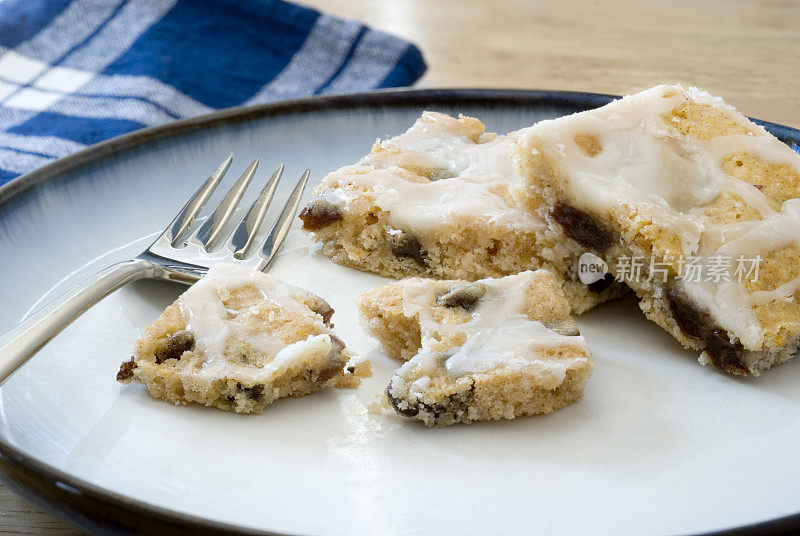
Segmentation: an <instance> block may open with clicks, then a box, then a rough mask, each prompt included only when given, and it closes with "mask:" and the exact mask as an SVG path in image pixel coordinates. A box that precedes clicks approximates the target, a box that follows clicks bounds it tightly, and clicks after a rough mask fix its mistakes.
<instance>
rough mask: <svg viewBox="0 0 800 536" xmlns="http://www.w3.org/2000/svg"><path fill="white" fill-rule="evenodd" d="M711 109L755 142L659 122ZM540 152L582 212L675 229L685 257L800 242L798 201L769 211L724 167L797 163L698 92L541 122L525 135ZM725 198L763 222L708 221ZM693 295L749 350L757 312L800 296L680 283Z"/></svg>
mask: <svg viewBox="0 0 800 536" xmlns="http://www.w3.org/2000/svg"><path fill="white" fill-rule="evenodd" d="M690 100H691V101H694V102H698V103H701V104H708V105H711V106H714V107H716V108H718V109H720V110H722V111H723V112H725V113H726V114H727V116H728V117H729V118H730V119H731V120H733V121H734V122H735V123H737V124H740V125H742V126H745V127H746V128H747V129H748V130H750V131H751V132H752V134H744V135H726V136H718V137H715V138H713V139H712V140H710V141H708V142H702V141H698V140H696V139H695V138H693V137H690V136H684V135H682V134H681V133H680V132H679V131H678V130H677V128H675V126H674V125H671V124H668V123H667V122H666V121H664V119H663V116H664V115H665V114H667V113H669V112H670V111H672V110H674V109H676V108H680V107H682V106H684V105H685V104H687V103H688V102H689V101H690ZM576 135H591V136H594V137H596V138H597V140H598V141H599V143H600V146H601V147H602V151H600V153H599V154H597V155H596V156H593V157H592V156H589V155H586V154H585V153H584V152H583V151H582V150H581V148H580V146H579V145H578V144H577V143H576V142H575V136H576ZM525 136H529V140H528V141H529V142H530V144H531V147H534V148H535V149H533V151H534V152H537V153H538V152H540V151H543V152H544V153H545V154H546V155H547V156H548V158H549V159H550V160H551V162H552V163H553V165H554V166H555V167H556V168H557V169H559V171H560V173H562V174H563V175H564V176H565V184H564V186H563V187H564V190H565V193H566V195H567V197H568V198H569V200H570V202H571V203H574V204H575V206H576V208H579V209H590V210H592V211H595V212H597V213H600V214H608V213H609V211H610V210H611V209H612V208H613V207H616V206H619V205H628V206H632V207H637V208H639V209H641V213H643V214H646V215H647V216H648V217H652V218H653V221H654V223H657V224H658V225H660V226H663V227H664V228H668V229H672V230H676V231H678V233H679V236H680V237H681V239H682V247H683V251H682V252H672V253H673V254H681V253H682V254H683V255H686V256H693V255H698V256H701V257H702V259H703V263H706V262H707V259H708V257H712V256H722V257H728V258H732V259H736V258H738V257H739V256H740V255H743V256H744V257H746V258H752V257H755V256H757V255H760V256H761V257H765V256H766V255H767V254H768V253H769V252H771V251H773V250H775V249H776V248H780V247H784V246H787V245H789V244H793V243H798V242H800V222H798V214H800V212H799V211H798V209H799V208H800V205H798V203H800V201H797V200H790V201H787V202H786V203H785V204H784V206H783V208H782V210H781V211H780V212H776V211H774V210H772V209H771V208H770V206H769V203H768V201H767V198H766V197H765V196H764V194H763V193H761V191H760V190H759V189H758V188H756V187H754V186H752V185H750V184H748V183H746V182H744V181H740V180H738V179H735V178H733V177H731V176H730V175H728V174H726V173H725V172H723V171H722V167H721V164H722V160H723V159H724V158H725V157H727V156H729V155H731V154H734V153H736V152H739V151H742V152H747V153H751V154H753V155H755V156H756V157H759V158H761V159H763V160H765V161H768V162H773V163H776V164H788V165H791V166H793V167H794V168H795V169H797V170H798V171H799V172H800V156H798V155H797V154H796V153H795V152H794V151H792V150H791V149H790V148H789V147H787V146H786V145H785V144H783V143H781V142H780V141H779V140H778V139H776V138H775V137H773V136H771V135H770V134H768V133H767V132H766V130H764V129H763V128H762V127H760V126H757V125H755V124H754V123H752V122H750V121H749V120H747V118H745V117H744V116H743V115H741V114H740V113H739V112H737V111H736V110H735V109H733V108H732V107H730V106H728V105H726V104H724V103H723V102H722V101H721V99H718V98H715V97H712V96H710V95H708V94H707V93H705V92H702V91H699V90H697V89H695V88H690V89H689V90H685V89H683V88H682V87H680V86H666V85H662V86H657V87H654V88H652V89H649V90H647V91H643V92H641V93H638V94H636V95H632V96H627V97H625V98H624V99H622V100H618V101H615V102H613V103H611V104H608V105H606V106H603V107H602V108H598V109H596V110H590V111H587V112H582V113H579V114H574V115H571V116H567V117H563V118H560V119H555V120H551V121H543V122H541V123H538V124H537V125H534V126H533V127H531V128H530V129H527V130H526V131H525ZM722 192H730V193H733V194H735V195H738V196H739V197H741V198H742V199H743V200H744V201H745V202H746V203H747V205H748V206H750V207H752V208H754V209H755V210H757V211H758V212H759V213H760V214H761V216H762V219H761V220H758V221H750V222H745V223H741V224H734V225H727V226H720V225H717V224H714V223H713V222H711V221H710V220H709V218H708V217H707V216H706V215H705V214H704V210H705V207H706V206H707V205H708V204H709V203H711V202H712V201H713V200H714V199H715V198H716V197H717V196H719V195H720V194H721V193H722ZM684 286H685V288H686V291H687V293H688V294H689V295H690V297H692V298H693V299H694V300H695V301H696V302H697V303H699V304H702V305H703V306H705V307H707V308H708V310H709V312H710V314H711V315H712V316H713V317H714V319H715V320H716V322H717V323H718V324H719V325H720V326H721V327H723V328H725V329H726V330H728V331H729V332H731V333H733V334H734V335H735V336H736V337H737V338H738V339H739V340H740V341H741V342H742V344H743V345H744V347H745V348H747V349H750V350H757V349H759V348H760V347H761V345H762V344H763V342H764V333H763V330H762V328H761V326H760V324H759V323H758V321H757V319H756V317H755V314H754V311H753V306H754V305H756V304H763V303H767V302H768V301H771V300H773V299H788V297H789V295H788V294H787V293H788V292H790V291H791V290H793V289H797V288H800V281H792V282H789V283H787V284H785V285H782V286H781V287H780V288H778V289H775V290H772V291H769V292H758V293H755V294H754V295H752V296H748V295H747V292H746V289H745V287H744V284H742V283H740V282H738V281H736V280H735V279H734V278H731V281H720V282H717V283H715V282H709V281H705V280H702V281H699V282H695V281H689V280H685V281H684Z"/></svg>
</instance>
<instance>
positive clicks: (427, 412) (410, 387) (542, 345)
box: [359, 270, 592, 426]
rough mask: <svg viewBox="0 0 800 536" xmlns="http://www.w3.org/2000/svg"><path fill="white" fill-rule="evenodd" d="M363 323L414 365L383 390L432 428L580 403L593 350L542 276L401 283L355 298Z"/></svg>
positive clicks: (555, 285)
mask: <svg viewBox="0 0 800 536" xmlns="http://www.w3.org/2000/svg"><path fill="white" fill-rule="evenodd" d="M359 310H360V312H361V318H362V323H363V325H364V327H365V328H366V330H367V331H368V332H369V333H370V334H372V335H373V336H375V337H376V338H377V339H378V340H379V341H380V342H381V344H382V345H383V347H384V350H385V351H386V353H387V354H389V355H390V356H392V357H399V358H401V359H407V360H408V361H407V362H406V363H405V364H404V365H403V366H402V367H400V369H398V370H397V371H396V372H395V373H394V375H393V376H392V379H391V381H390V382H389V387H388V388H387V389H386V396H387V398H388V401H389V402H390V403H391V405H392V406H393V407H394V409H395V410H396V411H397V412H398V413H399V414H401V415H404V416H406V417H409V418H412V419H416V420H419V421H422V422H424V423H425V424H426V425H428V426H448V425H450V424H454V423H457V422H464V423H470V422H474V421H481V420H496V419H513V418H515V417H518V416H522V415H532V414H538V413H550V412H553V411H555V410H557V409H559V408H562V407H564V406H566V405H568V404H571V403H573V402H575V401H576V400H578V399H579V398H580V397H581V395H582V393H583V388H584V386H585V385H586V381H587V380H588V379H589V376H590V374H591V372H592V360H591V357H590V355H589V349H588V347H587V346H586V343H585V342H584V340H583V337H581V335H580V333H579V331H578V328H577V326H576V325H575V322H574V321H573V319H572V318H571V317H570V308H569V303H568V302H567V300H566V299H565V297H564V293H563V292H562V291H561V287H560V285H559V282H558V280H557V279H556V277H555V276H554V275H553V274H552V273H550V272H548V271H546V270H536V271H526V272H522V273H521V274H517V275H513V276H507V277H503V278H500V279H482V280H480V281H476V282H471V283H470V282H468V281H457V280H456V281H453V280H451V281H437V280H432V279H419V278H413V279H405V280H402V281H399V282H397V283H393V284H390V285H386V286H383V287H379V288H377V289H374V290H372V291H370V292H367V293H366V294H364V295H363V296H362V297H361V299H360V300H359Z"/></svg>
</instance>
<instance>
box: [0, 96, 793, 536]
mask: <svg viewBox="0 0 800 536" xmlns="http://www.w3.org/2000/svg"><path fill="white" fill-rule="evenodd" d="M617 98H619V97H617V96H614V95H604V94H598V93H581V92H572V91H547V90H513V89H500V90H497V89H388V90H379V91H371V92H364V93H351V94H345V95H329V96H322V97H309V98H302V99H293V100H286V101H280V102H275V103H269V104H263V105H259V106H247V107H237V108H228V109H225V110H222V111H219V112H215V113H212V114H208V115H203V116H199V117H194V118H190V119H184V120H180V121H176V122H174V123H169V124H166V125H161V126H157V127H151V128H146V129H142V130H137V131H134V132H131V133H128V134H124V135H122V136H118V137H116V138H112V139H110V140H107V141H104V142H102V143H98V144H96V145H92V146H91V147H88V148H87V149H84V150H83V151H80V152H77V153H74V154H71V155H69V156H66V157H64V158H60V159H58V160H56V161H54V162H52V163H50V164H48V165H46V166H43V167H41V168H39V169H36V170H34V171H31V172H29V173H26V174H25V175H22V176H21V177H18V178H16V179H13V180H12V181H11V182H9V183H7V184H5V185H3V186H0V210H2V209H3V206H4V205H5V204H6V203H7V202H9V201H10V200H11V199H12V198H13V197H15V196H16V195H18V194H19V193H21V192H23V191H25V190H27V189H28V188H30V187H32V186H34V185H36V184H38V183H40V182H42V181H45V180H50V179H54V178H56V177H58V175H60V174H62V173H64V172H66V171H69V170H72V169H76V168H79V167H80V166H83V165H88V164H91V163H93V162H95V161H97V160H100V159H102V158H104V157H106V156H109V155H112V154H116V153H119V152H122V151H126V150H130V149H133V148H136V147H139V146H141V145H144V144H147V143H151V142H153V141H155V140H159V139H164V138H168V137H173V136H179V135H181V134H185V133H189V132H194V131H197V130H201V129H204V128H209V127H214V126H216V125H220V124H231V123H238V122H243V121H248V120H255V119H261V118H264V117H270V116H277V115H289V114H307V113H314V112H323V111H328V110H333V109H354V108H382V107H404V108H409V107H416V108H420V109H422V108H427V107H436V106H447V105H453V104H460V105H469V104H482V105H488V106H491V105H497V104H500V105H502V106H515V105H518V106H541V105H547V106H551V107H556V108H563V109H564V113H565V114H567V113H572V112H578V111H582V110H588V109H591V108H597V107H599V106H603V105H604V104H608V103H609V102H611V101H612V100H614V99H617ZM753 121H755V122H756V123H758V124H760V125H762V126H764V127H765V128H766V129H767V130H768V131H769V132H771V133H772V134H773V135H775V136H776V137H777V138H778V139H780V140H781V141H783V142H784V143H786V144H787V145H790V146H791V145H794V146H795V147H797V146H798V145H800V130H797V129H794V128H791V127H787V126H784V125H779V124H776V123H770V122H766V121H760V120H757V119H754V120H753ZM0 481H2V482H3V483H4V484H6V485H7V486H8V487H9V488H10V489H12V490H13V491H15V492H17V493H18V494H20V495H21V496H23V497H25V498H26V499H28V500H30V501H31V502H33V503H35V504H36V505H38V506H40V507H41V508H43V509H44V510H46V511H48V512H50V513H52V514H55V515H56V516H59V517H61V518H62V519H65V520H67V521H70V522H72V523H74V524H75V525H77V526H79V527H81V528H82V529H84V530H88V531H90V532H93V533H97V534H143V533H144V534H154V533H157V534H175V535H184V534H185V535H190V534H191V535H198V534H200V535H203V534H217V535H263V536H274V535H277V534H278V533H275V532H269V531H264V530H254V529H248V528H245V527H239V526H235V525H231V524H227V523H221V522H216V521H210V520H207V519H203V518H200V517H196V516H190V515H186V514H182V513H180V512H175V511H172V510H168V509H165V508H160V507H158V506H154V505H152V504H150V503H146V502H143V501H138V500H134V499H131V498H129V497H126V496H124V495H121V494H118V493H115V492H113V491H109V490H107V489H105V488H102V487H100V486H97V485H94V484H91V483H89V482H86V481H84V480H82V479H79V478H75V477H73V476H70V475H69V474H67V473H66V472H64V471H62V470H60V469H57V468H55V467H53V466H51V465H48V464H45V463H42V462H40V461H39V460H37V459H35V458H34V457H32V456H30V455H28V454H26V453H25V452H23V451H22V450H20V449H18V448H17V447H14V446H13V445H11V444H10V443H8V441H6V440H5V439H4V438H3V437H0ZM797 531H800V512H798V513H797V514H792V515H789V516H785V517H781V518H777V519H772V520H768V521H762V522H758V523H754V524H750V525H745V526H741V527H735V528H731V529H725V530H720V531H714V532H706V533H703V536H723V535H725V536H745V535H746V536H768V535H769V536H777V535H782V534H796V533H797ZM281 536H290V535H289V534H286V533H283V534H282V535H281Z"/></svg>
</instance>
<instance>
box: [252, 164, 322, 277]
mask: <svg viewBox="0 0 800 536" xmlns="http://www.w3.org/2000/svg"><path fill="white" fill-rule="evenodd" d="M310 173H311V170H310V169H307V170H305V171H304V172H303V176H302V177H300V180H299V181H298V182H297V186H295V187H294V190H293V191H292V194H291V195H290V196H289V199H287V200H286V205H285V206H284V207H283V210H282V211H281V214H280V216H278V220H277V221H276V222H275V225H273V226H272V229H270V231H269V233H268V234H267V239H266V241H265V242H264V247H263V248H262V249H261V255H262V257H263V258H264V260H265V261H266V264H265V265H264V268H263V269H262V270H265V269H266V268H267V266H269V263H270V262H272V259H273V258H274V257H275V254H276V253H277V252H278V249H280V247H281V244H283V239H284V238H286V233H288V232H289V228H290V227H291V226H292V222H293V221H294V217H295V215H296V214H297V207H298V206H299V205H300V198H301V197H302V196H303V191H304V190H305V188H306V183H307V182H308V176H309V174H310Z"/></svg>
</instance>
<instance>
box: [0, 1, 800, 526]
mask: <svg viewBox="0 0 800 536" xmlns="http://www.w3.org/2000/svg"><path fill="white" fill-rule="evenodd" d="M305 3H306V4H307V5H312V6H314V7H316V8H319V9H321V10H324V11H327V12H330V13H333V14H336V15H341V16H345V17H350V18H355V19H359V20H361V21H364V22H366V23H367V24H369V25H370V26H372V27H374V28H377V29H381V30H385V31H389V32H393V33H395V34H397V35H400V36H402V37H404V38H407V39H409V40H411V41H413V42H415V43H417V44H418V45H419V47H420V48H421V49H422V51H423V53H424V55H425V58H426V60H427V62H428V72H427V73H426V74H425V76H424V77H423V79H422V80H421V81H420V83H419V85H420V86H421V87H489V88H527V89H565V90H578V91H593V92H600V93H613V94H625V93H632V92H635V91H637V90H640V89H644V88H647V87H649V86H653V85H655V84H658V83H662V82H676V81H677V82H681V83H683V84H684V85H696V86H698V87H700V88H703V89H706V90H707V91H709V92H711V93H713V94H715V95H719V96H721V97H723V98H724V99H725V100H726V101H728V102H729V103H730V104H733V105H734V106H736V107H737V108H739V110H740V111H742V112H743V113H745V114H746V115H749V116H752V117H758V118H761V119H766V120H769V121H774V122H778V123H783V124H787V125H790V126H794V127H800V31H798V28H800V2H798V1H792V0H714V1H707V2H701V1H699V0H672V1H671V2H669V3H668V7H663V5H664V4H667V3H666V2H645V1H640V0H577V1H570V0H558V1H556V0H539V1H535V0H506V1H502V2H491V1H487V0H380V1H375V0H305ZM0 534H80V532H78V531H76V530H74V529H72V528H71V527H69V526H68V525H66V524H65V523H62V522H61V521H59V520H57V519H55V518H53V517H52V516H50V515H48V514H45V513H42V512H41V511H40V510H39V509H38V508H36V507H34V506H31V505H29V504H28V503H27V502H25V501H23V500H22V499H20V498H18V497H17V496H16V495H14V494H13V493H11V492H10V491H8V490H7V489H5V488H3V487H2V486H0Z"/></svg>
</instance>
